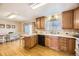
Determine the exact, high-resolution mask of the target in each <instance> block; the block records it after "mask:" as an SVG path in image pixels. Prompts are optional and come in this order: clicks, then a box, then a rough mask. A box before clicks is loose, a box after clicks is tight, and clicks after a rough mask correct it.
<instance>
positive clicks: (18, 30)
mask: <svg viewBox="0 0 79 59" xmlns="http://www.w3.org/2000/svg"><path fill="white" fill-rule="evenodd" d="M0 24H5V25H6V24H10V25H15V27H16V28H15V29H12V28H10V29H7V28H0V33H4V34H7V33H8V32H16V33H17V32H20V22H14V21H8V20H0Z"/></svg>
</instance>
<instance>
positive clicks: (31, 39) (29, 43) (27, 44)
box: [24, 36, 37, 49]
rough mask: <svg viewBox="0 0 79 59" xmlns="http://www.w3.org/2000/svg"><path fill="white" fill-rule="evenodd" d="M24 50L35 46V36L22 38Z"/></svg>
mask: <svg viewBox="0 0 79 59" xmlns="http://www.w3.org/2000/svg"><path fill="white" fill-rule="evenodd" d="M24 42H25V46H24V47H25V48H27V49H28V48H32V47H34V46H35V45H36V44H37V36H30V37H25V38H24Z"/></svg>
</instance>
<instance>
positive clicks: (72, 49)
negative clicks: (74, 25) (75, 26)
mask: <svg viewBox="0 0 79 59" xmlns="http://www.w3.org/2000/svg"><path fill="white" fill-rule="evenodd" d="M68 42H69V43H68V52H69V53H70V54H75V39H73V38H70V39H69V40H68Z"/></svg>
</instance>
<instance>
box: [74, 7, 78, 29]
mask: <svg viewBox="0 0 79 59" xmlns="http://www.w3.org/2000/svg"><path fill="white" fill-rule="evenodd" d="M74 28H75V29H79V8H77V9H75V10H74Z"/></svg>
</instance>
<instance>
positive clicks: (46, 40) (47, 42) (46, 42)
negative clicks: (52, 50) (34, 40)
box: [45, 36, 50, 47]
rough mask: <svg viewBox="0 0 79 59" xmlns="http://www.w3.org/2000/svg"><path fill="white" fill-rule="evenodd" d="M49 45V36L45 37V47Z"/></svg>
mask: <svg viewBox="0 0 79 59" xmlns="http://www.w3.org/2000/svg"><path fill="white" fill-rule="evenodd" d="M49 44H50V38H49V36H45V46H46V47H49Z"/></svg>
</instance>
